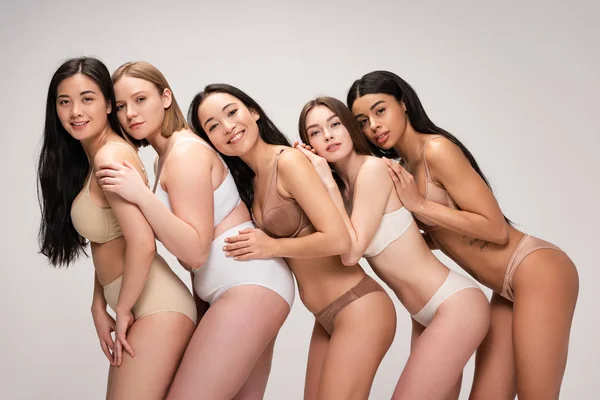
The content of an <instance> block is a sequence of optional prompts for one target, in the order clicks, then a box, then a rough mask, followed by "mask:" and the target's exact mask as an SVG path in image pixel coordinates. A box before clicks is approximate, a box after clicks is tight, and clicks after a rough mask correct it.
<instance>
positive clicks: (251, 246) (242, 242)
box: [223, 228, 276, 261]
mask: <svg viewBox="0 0 600 400" xmlns="http://www.w3.org/2000/svg"><path fill="white" fill-rule="evenodd" d="M275 240H276V239H273V238H272V237H270V236H269V235H267V234H266V233H264V232H263V231H261V230H260V229H256V228H246V229H243V230H241V231H239V235H237V236H231V237H228V238H226V239H225V241H226V242H227V243H228V244H226V245H225V246H224V247H223V251H225V255H226V256H227V257H234V260H238V261H244V260H254V259H268V258H273V257H275Z"/></svg>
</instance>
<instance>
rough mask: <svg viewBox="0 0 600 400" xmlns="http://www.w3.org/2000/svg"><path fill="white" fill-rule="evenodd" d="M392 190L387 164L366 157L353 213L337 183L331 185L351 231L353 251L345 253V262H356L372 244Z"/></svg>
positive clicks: (355, 190) (343, 258)
mask: <svg viewBox="0 0 600 400" xmlns="http://www.w3.org/2000/svg"><path fill="white" fill-rule="evenodd" d="M392 189H393V184H392V180H391V179H390V178H389V176H388V174H387V166H386V164H385V163H384V162H383V161H382V160H381V159H376V158H374V159H369V160H367V161H366V162H365V163H364V164H363V166H362V167H361V169H360V171H359V173H358V177H357V178H356V184H355V188H354V199H353V207H352V215H351V216H350V217H348V213H347V212H346V209H345V207H344V202H343V199H342V195H341V193H340V191H339V189H338V187H337V185H328V190H329V193H330V195H331V197H332V199H333V201H334V203H335V204H336V206H337V208H338V210H339V211H340V213H341V214H342V218H343V219H344V222H345V224H346V227H347V228H348V231H349V233H350V239H351V246H350V251H348V252H346V253H344V254H342V262H343V263H344V265H354V264H356V263H357V262H358V261H359V260H360V258H361V257H362V256H363V254H364V253H365V251H366V250H367V248H368V247H369V244H371V241H372V240H373V237H374V236H375V234H376V233H377V229H378V228H379V225H380V224H381V219H382V217H383V213H384V212H385V207H386V205H387V201H388V198H389V194H390V191H391V190H392Z"/></svg>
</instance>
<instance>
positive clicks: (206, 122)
mask: <svg viewBox="0 0 600 400" xmlns="http://www.w3.org/2000/svg"><path fill="white" fill-rule="evenodd" d="M233 105H235V103H229V104H225V106H224V107H223V108H222V109H221V111H225V109H226V108H227V107H229V106H233ZM213 119H215V118H214V117H210V118H209V119H207V120H206V121H204V124H203V125H202V126H204V127H206V124H208V123H209V122H210V121H212V120H213Z"/></svg>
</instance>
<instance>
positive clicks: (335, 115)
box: [306, 114, 337, 130]
mask: <svg viewBox="0 0 600 400" xmlns="http://www.w3.org/2000/svg"><path fill="white" fill-rule="evenodd" d="M335 117H337V114H332V115H331V116H330V117H329V118H327V120H326V121H325V122H329V121H331V120H332V119H334V118H335ZM317 126H319V124H312V125H309V126H307V127H306V130H309V129H311V128H316V127H317Z"/></svg>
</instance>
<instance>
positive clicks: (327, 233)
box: [274, 149, 350, 258]
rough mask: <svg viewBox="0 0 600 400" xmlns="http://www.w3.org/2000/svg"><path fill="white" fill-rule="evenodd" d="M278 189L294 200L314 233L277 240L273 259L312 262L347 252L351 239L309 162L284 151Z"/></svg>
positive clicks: (292, 152)
mask: <svg viewBox="0 0 600 400" xmlns="http://www.w3.org/2000/svg"><path fill="white" fill-rule="evenodd" d="M279 179H280V182H281V186H282V187H283V188H284V189H285V190H286V191H287V192H288V193H289V194H290V195H291V196H292V197H294V198H295V199H296V201H297V202H298V204H299V205H300V207H301V208H302V209H303V210H304V212H305V213H306V215H307V216H308V218H309V219H310V221H311V223H312V225H313V226H314V227H315V230H316V232H314V233H312V234H310V235H306V236H303V237H300V238H284V239H276V241H275V246H274V256H277V257H288V258H313V257H327V256H332V255H339V254H343V253H346V252H347V251H349V250H350V236H349V234H348V229H347V228H346V226H345V224H344V221H343V219H342V217H341V215H340V213H339V212H338V210H337V208H336V205H335V204H334V203H333V201H332V200H331V197H330V196H329V194H328V192H327V189H326V188H325V186H324V185H323V183H322V182H321V179H320V178H319V176H318V174H317V172H316V171H315V169H314V168H313V166H312V165H311V163H310V161H309V160H308V159H307V158H306V157H305V156H304V155H303V154H302V153H300V151H299V150H296V149H290V150H286V151H285V152H284V153H283V154H282V155H281V156H280V158H279Z"/></svg>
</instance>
